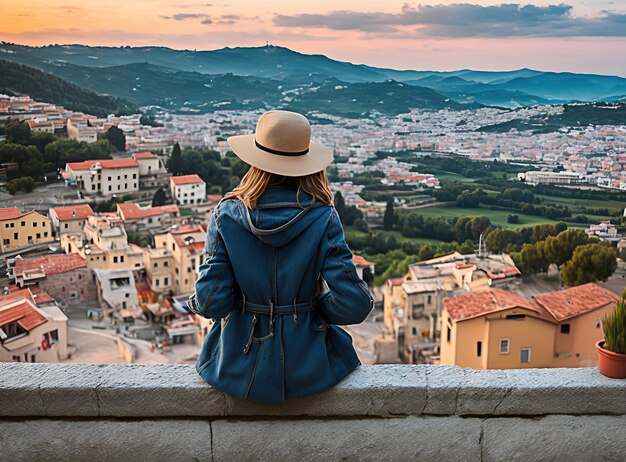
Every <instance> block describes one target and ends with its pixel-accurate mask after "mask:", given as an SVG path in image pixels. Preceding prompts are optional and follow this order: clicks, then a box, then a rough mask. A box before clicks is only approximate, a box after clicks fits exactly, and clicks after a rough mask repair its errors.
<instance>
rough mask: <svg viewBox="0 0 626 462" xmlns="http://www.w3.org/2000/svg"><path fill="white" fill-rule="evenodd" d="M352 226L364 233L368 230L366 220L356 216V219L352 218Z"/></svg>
mask: <svg viewBox="0 0 626 462" xmlns="http://www.w3.org/2000/svg"><path fill="white" fill-rule="evenodd" d="M354 227H355V228H356V229H358V230H359V231H362V232H364V233H368V232H369V230H370V229H369V226H367V221H365V220H364V219H363V218H357V219H356V220H354Z"/></svg>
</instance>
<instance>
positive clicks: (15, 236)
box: [13, 233, 33, 241]
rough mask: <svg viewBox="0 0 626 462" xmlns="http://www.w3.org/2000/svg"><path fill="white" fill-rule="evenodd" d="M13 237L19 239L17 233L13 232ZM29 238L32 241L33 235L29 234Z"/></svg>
mask: <svg viewBox="0 0 626 462" xmlns="http://www.w3.org/2000/svg"><path fill="white" fill-rule="evenodd" d="M13 239H15V240H16V241H17V233H13ZM28 240H29V241H32V240H33V237H32V236H28Z"/></svg>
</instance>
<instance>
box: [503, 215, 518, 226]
mask: <svg viewBox="0 0 626 462" xmlns="http://www.w3.org/2000/svg"><path fill="white" fill-rule="evenodd" d="M506 222H507V223H510V224H517V223H519V215H514V214H511V215H509V216H507V217H506Z"/></svg>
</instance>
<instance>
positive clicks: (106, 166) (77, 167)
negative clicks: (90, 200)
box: [63, 159, 139, 196]
mask: <svg viewBox="0 0 626 462" xmlns="http://www.w3.org/2000/svg"><path fill="white" fill-rule="evenodd" d="M63 177H64V178H65V182H66V184H67V185H70V186H74V185H76V187H77V188H78V190H79V191H80V192H81V193H83V194H84V195H103V196H112V195H114V194H127V193H133V192H136V191H138V190H139V165H138V164H137V161H136V160H135V159H116V160H112V159H102V160H86V161H84V162H69V163H68V164H67V165H66V166H65V172H63Z"/></svg>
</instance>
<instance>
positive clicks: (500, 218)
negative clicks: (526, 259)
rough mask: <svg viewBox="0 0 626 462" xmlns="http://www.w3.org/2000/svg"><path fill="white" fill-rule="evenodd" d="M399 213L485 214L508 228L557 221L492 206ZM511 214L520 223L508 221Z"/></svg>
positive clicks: (400, 210)
mask: <svg viewBox="0 0 626 462" xmlns="http://www.w3.org/2000/svg"><path fill="white" fill-rule="evenodd" d="M397 211H398V213H409V212H411V213H417V214H419V215H423V216H424V217H429V218H434V217H441V218H445V219H451V218H455V217H480V216H485V217H488V218H489V219H490V220H491V223H493V224H494V225H499V226H504V227H506V228H524V227H527V226H533V225H540V224H543V223H557V220H552V219H550V218H544V217H538V216H534V215H523V214H521V213H516V212H509V211H505V210H491V209H490V208H483V207H480V208H471V209H470V208H462V207H445V206H442V205H439V206H434V207H423V208H420V209H414V210H402V209H398V210H397ZM509 215H517V216H519V220H520V222H519V223H515V224H511V223H507V221H506V219H507V217H508V216H509Z"/></svg>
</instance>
